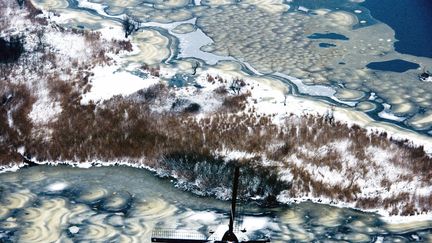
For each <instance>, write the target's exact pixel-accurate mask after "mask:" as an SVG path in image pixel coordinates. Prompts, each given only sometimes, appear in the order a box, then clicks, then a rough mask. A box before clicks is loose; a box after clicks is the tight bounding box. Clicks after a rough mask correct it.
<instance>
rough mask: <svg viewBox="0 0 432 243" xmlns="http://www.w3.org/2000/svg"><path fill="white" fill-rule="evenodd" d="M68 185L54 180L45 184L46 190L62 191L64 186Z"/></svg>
mask: <svg viewBox="0 0 432 243" xmlns="http://www.w3.org/2000/svg"><path fill="white" fill-rule="evenodd" d="M67 187H68V184H66V183H64V182H56V183H53V184H51V185H48V186H47V190H48V191H63V190H64V189H65V188H67Z"/></svg>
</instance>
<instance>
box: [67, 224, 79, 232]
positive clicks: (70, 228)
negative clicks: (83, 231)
mask: <svg viewBox="0 0 432 243" xmlns="http://www.w3.org/2000/svg"><path fill="white" fill-rule="evenodd" d="M79 230H80V228H78V227H77V226H75V225H74V226H71V227H69V232H71V233H72V234H76V233H78V232H79Z"/></svg>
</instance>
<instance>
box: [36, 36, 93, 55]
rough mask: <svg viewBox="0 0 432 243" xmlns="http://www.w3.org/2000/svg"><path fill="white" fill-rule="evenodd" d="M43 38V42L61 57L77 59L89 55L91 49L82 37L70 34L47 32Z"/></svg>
mask: <svg viewBox="0 0 432 243" xmlns="http://www.w3.org/2000/svg"><path fill="white" fill-rule="evenodd" d="M44 37H45V41H46V42H47V43H48V44H50V45H51V46H52V47H53V48H54V49H55V50H56V51H57V52H58V53H59V54H61V55H63V56H69V57H71V58H76V59H78V58H87V57H89V56H90V55H91V49H90V48H89V46H88V44H87V43H86V41H85V39H84V37H82V36H79V35H76V34H72V33H61V32H48V33H46V34H45V35H44Z"/></svg>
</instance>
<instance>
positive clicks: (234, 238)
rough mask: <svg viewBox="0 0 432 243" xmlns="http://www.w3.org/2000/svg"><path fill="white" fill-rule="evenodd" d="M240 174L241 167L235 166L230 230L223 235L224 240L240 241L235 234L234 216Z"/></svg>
mask: <svg viewBox="0 0 432 243" xmlns="http://www.w3.org/2000/svg"><path fill="white" fill-rule="evenodd" d="M239 176H240V169H239V167H237V166H236V167H235V170H234V179H233V187H232V197H231V215H230V221H229V228H228V231H227V232H225V234H224V236H223V237H222V241H233V242H238V239H237V236H236V235H235V234H234V218H235V210H236V204H237V190H238V181H239Z"/></svg>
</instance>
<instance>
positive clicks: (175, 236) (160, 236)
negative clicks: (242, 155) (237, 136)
mask: <svg viewBox="0 0 432 243" xmlns="http://www.w3.org/2000/svg"><path fill="white" fill-rule="evenodd" d="M239 177H240V169H239V167H235V170H234V179H233V188H232V198H231V213H230V220H229V225H228V230H227V231H225V232H223V231H222V232H221V231H216V232H210V233H211V235H210V236H208V237H207V236H205V235H204V234H201V233H199V232H193V231H175V230H164V229H158V230H154V231H153V232H152V237H151V241H152V242H165V243H171V242H176V243H181V242H188V243H198V242H214V243H225V242H235V243H237V242H256V243H258V242H270V240H269V239H260V240H250V239H248V237H247V236H246V235H243V234H242V233H243V231H241V232H238V233H237V232H236V233H235V232H234V222H235V215H236V204H237V190H238V184H239Z"/></svg>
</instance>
